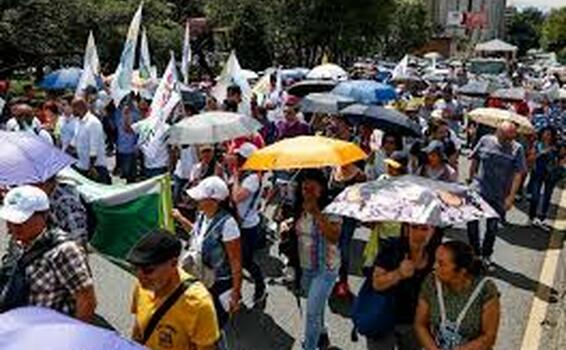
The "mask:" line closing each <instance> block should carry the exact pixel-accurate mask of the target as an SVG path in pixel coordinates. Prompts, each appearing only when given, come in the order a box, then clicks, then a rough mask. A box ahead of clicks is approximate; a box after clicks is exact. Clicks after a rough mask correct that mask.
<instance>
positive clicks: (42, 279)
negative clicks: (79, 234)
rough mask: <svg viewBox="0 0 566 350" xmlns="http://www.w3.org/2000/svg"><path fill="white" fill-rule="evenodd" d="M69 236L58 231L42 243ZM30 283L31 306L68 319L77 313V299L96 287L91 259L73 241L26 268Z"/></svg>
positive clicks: (41, 238) (46, 233) (57, 247)
mask: <svg viewBox="0 0 566 350" xmlns="http://www.w3.org/2000/svg"><path fill="white" fill-rule="evenodd" d="M65 235H66V233H65V232H63V231H61V230H58V229H54V230H48V231H45V232H44V233H43V234H41V235H40V236H39V237H38V238H37V241H36V242H34V243H33V244H32V246H31V247H30V249H33V246H34V245H35V244H37V243H38V242H39V240H56V241H57V240H61V239H62V238H63V237H64V236H65ZM26 278H27V279H28V281H30V293H29V296H28V305H34V306H42V307H46V308H50V309H53V310H57V311H59V312H62V313H66V314H68V315H71V316H72V315H74V313H75V298H74V295H75V294H76V293H77V292H78V291H80V290H82V289H84V288H86V287H91V286H92V285H93V279H92V273H91V271H90V268H89V265H88V260H87V255H86V253H85V251H84V250H83V249H82V247H81V246H79V245H78V244H77V242H75V241H73V240H66V241H65V240H63V241H61V243H60V244H58V245H57V246H56V247H55V248H53V249H51V250H49V251H48V252H47V253H45V254H44V255H43V256H42V257H40V258H38V259H36V260H34V261H33V262H32V263H30V265H28V266H27V267H26Z"/></svg>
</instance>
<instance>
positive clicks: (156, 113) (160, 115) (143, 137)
mask: <svg viewBox="0 0 566 350" xmlns="http://www.w3.org/2000/svg"><path fill="white" fill-rule="evenodd" d="M179 102H181V93H180V92H179V88H178V77H177V70H176V68H175V57H173V54H171V60H170V61H169V64H168V65H167V69H165V73H163V77H162V78H161V81H160V82H159V86H158V88H157V91H156V92H155V95H154V96H153V100H152V101H151V106H150V108H149V116H148V117H147V118H146V119H144V120H142V121H140V122H138V123H136V124H134V125H133V128H134V130H135V131H136V133H137V134H138V144H139V145H140V147H145V148H152V147H155V145H153V144H154V143H155V142H159V139H160V136H163V135H161V134H160V133H162V132H163V131H160V130H163V129H165V128H166V126H167V118H168V117H169V115H170V114H171V112H172V111H173V109H174V108H175V106H177V104H178V103H179ZM158 134H159V135H158Z"/></svg>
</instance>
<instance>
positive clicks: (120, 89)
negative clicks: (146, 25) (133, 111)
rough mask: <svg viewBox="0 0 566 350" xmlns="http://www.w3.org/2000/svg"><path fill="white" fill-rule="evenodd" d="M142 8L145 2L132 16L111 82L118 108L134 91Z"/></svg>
mask: <svg viewBox="0 0 566 350" xmlns="http://www.w3.org/2000/svg"><path fill="white" fill-rule="evenodd" d="M142 8H143V2H142V3H141V4H140V6H139V7H138V10H137V11H136V13H135V14H134V17H133V18H132V22H131V23H130V28H129V30H128V36H127V37H126V42H125V43H124V49H123V51H122V56H121V57H120V63H119V64H118V68H117V69H116V73H114V78H113V79H112V83H111V84H110V91H111V94H112V99H113V100H114V104H115V105H116V107H117V108H118V107H119V106H120V102H121V101H122V100H123V99H124V97H126V96H127V95H128V94H129V93H130V92H131V91H132V74H133V71H134V59H135V56H136V46H137V44H138V36H139V31H140V25H141V19H142Z"/></svg>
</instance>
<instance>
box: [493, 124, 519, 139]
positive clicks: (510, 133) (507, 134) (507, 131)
mask: <svg viewBox="0 0 566 350" xmlns="http://www.w3.org/2000/svg"><path fill="white" fill-rule="evenodd" d="M497 135H498V136H499V138H500V140H502V141H505V142H511V141H513V140H515V139H516V138H517V126H516V125H515V124H514V123H512V122H509V121H504V122H503V123H501V124H500V125H499V127H498V128H497Z"/></svg>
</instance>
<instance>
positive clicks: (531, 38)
mask: <svg viewBox="0 0 566 350" xmlns="http://www.w3.org/2000/svg"><path fill="white" fill-rule="evenodd" d="M543 22H544V14H543V13H542V12H541V11H540V10H539V9H537V8H535V7H529V8H526V9H524V10H523V11H517V12H515V13H514V14H513V15H512V17H511V19H510V21H509V27H508V28H507V35H508V37H509V41H510V42H511V43H512V44H514V45H516V46H517V47H518V48H519V52H518V54H519V56H523V55H525V54H526V53H527V51H528V50H529V49H533V48H538V47H539V42H540V38H541V28H542V24H543Z"/></svg>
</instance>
